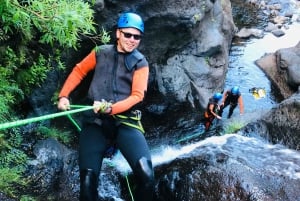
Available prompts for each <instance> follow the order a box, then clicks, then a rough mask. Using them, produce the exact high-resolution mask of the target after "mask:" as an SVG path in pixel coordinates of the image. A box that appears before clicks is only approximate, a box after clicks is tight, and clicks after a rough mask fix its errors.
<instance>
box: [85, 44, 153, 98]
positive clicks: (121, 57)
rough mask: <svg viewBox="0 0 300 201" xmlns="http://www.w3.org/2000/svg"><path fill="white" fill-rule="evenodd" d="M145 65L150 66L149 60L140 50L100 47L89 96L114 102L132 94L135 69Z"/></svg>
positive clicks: (112, 46)
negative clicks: (129, 51)
mask: <svg viewBox="0 0 300 201" xmlns="http://www.w3.org/2000/svg"><path fill="white" fill-rule="evenodd" d="M145 66H148V62H147V60H146V58H145V57H144V56H143V55H142V54H141V53H140V52H139V51H138V50H134V51H133V52H131V53H120V52H117V49H116V46H114V45H102V46H100V47H98V48H97V51H96V68H95V72H94V76H93V79H92V82H91V85H90V88H89V92H88V95H89V98H90V99H91V100H93V101H96V100H97V101H101V100H102V99H104V100H106V101H112V102H113V103H114V102H117V101H120V100H123V99H125V98H127V97H128V96H129V95H130V94H131V87H132V78H133V73H134V71H135V70H136V69H139V68H141V67H145Z"/></svg>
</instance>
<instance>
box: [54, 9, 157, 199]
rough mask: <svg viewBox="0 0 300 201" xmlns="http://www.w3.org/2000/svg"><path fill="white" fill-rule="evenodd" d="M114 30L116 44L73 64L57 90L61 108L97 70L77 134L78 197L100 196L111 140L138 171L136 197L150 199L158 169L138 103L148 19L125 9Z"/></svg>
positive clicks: (67, 105) (145, 80)
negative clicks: (153, 161) (155, 165)
mask: <svg viewBox="0 0 300 201" xmlns="http://www.w3.org/2000/svg"><path fill="white" fill-rule="evenodd" d="M115 34H116V39H117V40H116V44H112V45H101V46H99V47H97V48H95V49H94V50H92V51H91V52H90V53H89V54H88V55H87V56H86V57H85V58H84V59H83V60H82V61H81V62H79V63H78V64H77V65H76V66H75V67H74V68H73V70H72V72H71V73H70V75H69V76H68V78H67V80H66V81H65V83H64V85H63V87H62V89H61V91H60V93H59V101H58V108H59V109H60V110H67V109H69V108H70V101H69V95H70V93H71V92H72V91H73V90H74V89H75V88H76V87H77V86H78V85H79V84H80V83H81V81H82V80H83V79H84V78H85V77H86V76H87V74H88V73H89V72H93V78H92V81H91V83H90V86H89V89H88V99H89V100H90V103H91V105H93V106H94V109H93V110H91V111H89V112H88V113H87V114H85V123H83V126H82V129H81V133H80V139H79V171H80V195H79V197H80V201H96V200H98V199H99V197H98V190H97V188H98V182H99V181H98V179H99V174H100V170H101V166H102V162H103V158H104V157H105V152H106V150H107V149H108V148H109V147H110V146H111V143H112V142H113V143H114V144H115V145H116V146H117V148H118V149H119V150H120V152H121V153H122V154H123V156H124V157H125V159H126V160H127V162H128V163H129V165H130V167H131V169H132V171H133V174H134V176H135V179H136V181H135V184H137V189H136V191H135V193H134V197H135V198H134V199H135V200H136V201H152V199H153V192H154V171H153V167H152V160H151V155H150V150H149V147H148V144H147V142H146V139H145V136H144V130H143V127H142V125H141V111H140V110H137V108H136V107H137V106H138V104H139V103H140V102H141V101H142V100H143V99H144V96H145V93H146V90H147V85H148V75H149V66H148V61H147V60H146V58H145V57H144V55H143V54H142V53H140V52H139V51H138V50H137V47H138V46H139V44H140V42H141V39H142V36H143V34H144V22H143V20H142V18H141V17H140V16H139V15H137V14H136V13H132V12H128V13H123V14H121V16H120V18H119V20H118V24H117V29H116V32H115Z"/></svg>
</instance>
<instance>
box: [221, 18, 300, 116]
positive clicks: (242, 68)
mask: <svg viewBox="0 0 300 201" xmlns="http://www.w3.org/2000/svg"><path fill="white" fill-rule="evenodd" d="M283 31H284V32H285V35H283V36H281V37H276V36H274V35H273V34H272V33H266V34H265V36H264V37H263V38H261V39H257V38H252V39H249V40H246V41H245V42H243V43H236V44H233V45H232V48H231V52H230V62H229V68H228V72H227V78H226V82H225V90H226V89H230V88H231V87H233V86H236V85H237V86H239V87H240V90H241V92H242V94H243V99H244V104H245V112H253V111H257V110H261V109H270V108H271V107H273V106H274V105H275V104H276V100H275V98H274V96H273V93H272V89H271V83H270V81H269V79H268V78H267V77H266V75H265V74H264V72H263V71H262V70H261V69H260V68H259V67H258V66H256V64H255V63H254V62H255V61H256V60H258V59H259V58H261V57H262V56H264V55H265V54H267V53H274V52H276V50H279V49H282V48H289V47H294V46H296V45H297V44H298V43H299V41H300V40H299V36H300V23H294V24H292V25H289V29H284V28H283ZM253 87H259V88H264V89H265V90H266V97H265V98H262V99H258V100H257V99H255V98H254V97H253V96H252V94H251V93H250V92H249V89H251V88H253ZM226 112H227V110H225V112H224V114H225V115H226ZM225 115H224V116H225Z"/></svg>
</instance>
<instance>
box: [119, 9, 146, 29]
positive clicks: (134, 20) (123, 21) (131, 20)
mask: <svg viewBox="0 0 300 201" xmlns="http://www.w3.org/2000/svg"><path fill="white" fill-rule="evenodd" d="M118 28H136V29H138V30H139V31H140V32H142V33H144V22H143V20H142V18H141V16H139V15H138V14H135V13H123V14H122V15H121V16H120V18H119V20H118Z"/></svg>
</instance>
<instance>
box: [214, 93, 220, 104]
mask: <svg viewBox="0 0 300 201" xmlns="http://www.w3.org/2000/svg"><path fill="white" fill-rule="evenodd" d="M213 99H214V100H215V101H216V102H219V101H220V100H221V99H222V94H221V93H215V94H214V96H213Z"/></svg>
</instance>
